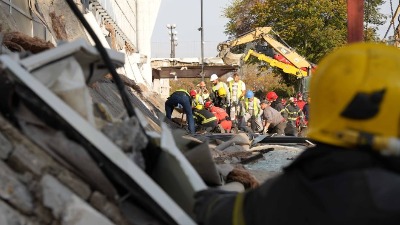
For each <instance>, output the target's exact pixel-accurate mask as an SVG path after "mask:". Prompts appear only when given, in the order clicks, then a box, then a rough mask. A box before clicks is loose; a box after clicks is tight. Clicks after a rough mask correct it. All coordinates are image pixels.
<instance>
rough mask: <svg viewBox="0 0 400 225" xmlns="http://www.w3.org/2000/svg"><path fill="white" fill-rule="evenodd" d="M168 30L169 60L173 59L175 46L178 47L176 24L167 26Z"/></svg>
mask: <svg viewBox="0 0 400 225" xmlns="http://www.w3.org/2000/svg"><path fill="white" fill-rule="evenodd" d="M167 28H168V30H169V31H168V34H169V36H170V39H169V40H170V41H171V54H170V57H171V58H175V46H177V45H178V37H177V36H176V35H177V34H178V32H177V31H176V30H175V28H176V24H167Z"/></svg>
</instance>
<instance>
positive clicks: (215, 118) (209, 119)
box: [201, 116, 217, 124]
mask: <svg viewBox="0 0 400 225" xmlns="http://www.w3.org/2000/svg"><path fill="white" fill-rule="evenodd" d="M214 120H217V117H215V116H213V117H211V118H208V119H205V120H203V121H202V122H201V124H205V123H208V122H211V121H214Z"/></svg>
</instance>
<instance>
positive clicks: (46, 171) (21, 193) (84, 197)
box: [0, 0, 302, 225]
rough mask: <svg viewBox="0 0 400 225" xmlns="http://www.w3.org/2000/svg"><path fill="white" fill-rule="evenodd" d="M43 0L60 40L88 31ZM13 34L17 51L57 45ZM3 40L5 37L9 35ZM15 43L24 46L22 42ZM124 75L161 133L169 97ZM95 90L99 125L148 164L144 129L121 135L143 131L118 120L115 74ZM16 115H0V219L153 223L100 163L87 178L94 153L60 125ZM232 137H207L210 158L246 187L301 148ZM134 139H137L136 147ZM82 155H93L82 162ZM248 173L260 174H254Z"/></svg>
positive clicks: (5, 23) (30, 224) (6, 25)
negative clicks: (125, 204)
mask: <svg viewBox="0 0 400 225" xmlns="http://www.w3.org/2000/svg"><path fill="white" fill-rule="evenodd" d="M39 3H40V5H41V7H42V11H41V13H42V14H43V15H42V16H43V18H42V19H43V20H44V21H46V22H47V23H48V24H50V26H49V27H50V29H51V32H52V33H54V34H55V35H56V36H57V37H58V38H59V39H63V40H65V39H68V40H70V39H72V38H75V37H78V36H79V37H84V36H85V34H84V32H83V29H82V27H81V26H80V25H79V26H76V24H78V22H77V21H76V19H72V18H71V17H73V16H72V14H71V13H70V12H68V13H67V14H64V13H65V12H64V10H63V8H65V7H66V5H65V3H61V2H59V1H49V0H40V1H39ZM61 15H63V16H61ZM6 19H7V20H6ZM0 20H1V21H0V27H2V30H3V32H4V31H7V32H12V31H16V30H18V28H17V27H16V25H15V23H14V22H12V20H10V18H9V17H8V16H6V15H5V14H4V15H2V13H0ZM10 21H11V22H10ZM0 31H1V28H0ZM12 34H14V35H12V36H7V35H6V36H5V37H18V38H17V39H15V38H14V39H12V38H9V40H8V41H10V40H11V41H10V43H11V44H10V46H8V47H9V48H11V46H15V48H14V49H13V50H16V51H22V50H27V51H29V50H33V49H29V48H33V47H34V48H35V49H37V46H39V47H40V51H42V50H45V49H47V48H51V47H53V46H52V45H51V44H50V43H48V42H43V43H40V40H37V39H32V40H31V39H29V38H28V37H25V36H23V35H21V34H16V33H12ZM19 39H21V40H22V42H24V41H26V40H28V41H29V40H31V41H32V43H35V45H29V43H28V44H27V43H25V42H24V43H23V44H22V42H21V40H20V41H18V40H19ZM5 40H6V41H7V39H6V38H5ZM18 43H20V44H19V45H18ZM6 44H7V43H6ZM41 44H43V45H41ZM19 46H22V47H19ZM43 46H44V47H43ZM0 72H1V71H0ZM121 78H123V81H124V83H125V85H126V91H127V93H128V96H129V100H130V102H131V103H132V104H133V105H134V107H135V108H136V109H138V110H140V111H141V112H142V114H143V115H144V116H145V118H146V121H147V122H148V124H149V126H147V129H148V130H150V131H156V132H159V131H160V130H161V128H160V125H159V124H160V120H163V118H161V117H162V116H160V115H162V114H165V112H164V101H165V99H162V98H161V97H160V95H158V94H156V93H154V92H152V91H150V90H148V89H147V88H146V87H144V86H140V84H136V83H135V82H133V81H132V80H130V79H128V78H127V77H124V76H121ZM90 94H91V97H92V101H93V103H102V104H98V105H99V107H98V108H96V107H95V109H96V110H95V116H96V117H97V120H96V125H97V126H98V128H102V127H104V128H105V129H104V130H105V133H106V134H108V137H109V138H110V140H114V141H115V142H116V143H117V145H118V146H119V147H120V148H121V149H123V150H124V151H125V152H126V153H127V154H128V155H130V157H131V158H132V159H133V160H134V161H135V162H137V164H139V165H140V166H141V167H142V168H143V167H144V165H143V162H142V161H141V159H140V158H138V156H137V154H135V152H138V151H139V150H141V148H143V147H144V146H145V145H146V143H147V141H148V140H146V138H144V137H143V136H142V135H143V133H141V134H140V132H139V133H138V134H137V135H138V136H137V137H132V139H129V138H124V137H126V135H129V132H132V136H133V135H134V134H136V133H135V132H133V131H131V130H129V127H126V126H124V125H127V124H131V125H132V126H135V128H136V130H135V131H138V130H139V129H137V128H138V127H139V125H138V123H137V121H136V122H135V121H133V122H132V121H131V122H128V123H127V124H122V125H121V124H120V123H121V121H122V119H123V118H125V117H126V114H127V113H126V111H125V107H124V105H123V103H122V101H121V97H120V94H119V92H118V89H117V88H116V85H115V84H114V82H113V79H112V78H110V76H109V75H106V76H105V77H104V79H101V80H99V81H98V82H96V83H95V84H94V85H92V86H91V87H90ZM8 100H9V99H5V97H4V96H2V99H0V101H2V102H6V101H8ZM103 106H104V107H103ZM20 109H21V108H20ZM21 115H26V114H21ZM8 116H10V115H8ZM159 116H160V117H159ZM173 116H174V117H176V118H177V120H180V119H181V114H179V113H177V112H176V111H175V112H174V114H173ZM19 118H20V120H19V122H20V123H21V122H23V124H22V125H21V126H20V127H19V128H17V127H16V124H12V123H11V122H10V121H9V120H7V119H6V118H5V117H4V116H3V115H1V114H0V171H1V172H0V225H3V224H5V225H9V224H10V225H14V224H27V225H36V224H37V225H42V224H43V225H47V224H48V225H50V224H51V225H57V224H65V225H70V224H71V225H72V224H75V225H76V224H81V225H84V224H98V225H102V224H104V225H109V224H122V225H125V224H127V225H128V224H140V222H136V221H147V222H148V221H151V219H148V220H147V218H145V219H143V218H138V217H136V216H135V213H137V212H139V213H141V210H140V209H137V208H134V206H130V207H133V210H129V212H124V211H123V210H122V209H121V204H120V203H121V201H120V200H121V199H118V198H115V197H116V196H114V194H113V193H114V192H115V190H109V189H107V188H106V187H107V185H109V183H108V182H107V180H104V177H106V176H104V177H103V176H102V173H101V172H100V170H99V168H100V166H99V168H98V169H97V170H92V174H93V176H92V177H88V176H87V175H88V174H90V170H89V169H88V170H86V171H85V170H84V169H82V168H84V167H86V166H95V165H94V164H95V163H94V162H93V161H90V160H89V158H85V157H89V154H87V153H86V154H83V153H82V152H83V151H84V146H81V145H80V144H79V143H76V142H74V141H73V140H70V139H69V138H68V137H67V135H66V134H65V133H64V132H63V131H56V130H53V129H51V128H49V127H46V124H45V123H44V122H45V121H42V122H37V123H32V120H29V119H28V118H27V117H26V116H20V117H19ZM22 118H23V119H22ZM141 119H142V118H139V119H138V120H139V121H140V120H141ZM141 122H142V121H141ZM167 123H168V124H169V127H171V128H173V129H180V126H179V125H177V124H175V123H173V122H170V121H167ZM112 124H114V125H116V126H120V127H122V128H121V129H123V130H122V131H121V133H119V132H118V131H116V130H114V128H115V127H112ZM110 126H111V127H110ZM119 131H120V130H119ZM183 132H184V131H183ZM118 135H120V136H118ZM181 136H182V135H181ZM234 136H235V135H233V137H234ZM227 137H228V136H226V137H225V138H223V136H220V137H219V138H217V139H216V140H212V141H210V142H209V148H210V150H211V156H212V158H213V160H214V161H215V162H216V163H217V164H218V165H220V166H221V167H220V168H219V169H220V171H219V172H220V173H221V174H223V176H224V178H225V179H226V180H227V181H237V182H240V183H242V184H243V185H244V186H246V188H249V187H256V186H257V185H258V183H257V180H258V182H262V181H264V180H265V179H267V178H268V177H270V176H272V175H276V174H279V173H280V172H281V168H282V166H283V165H287V163H290V162H291V161H292V160H293V158H295V157H296V156H297V155H298V154H299V153H300V152H301V150H302V148H296V149H292V148H289V147H288V148H287V149H285V148H286V147H283V149H280V148H281V147H280V146H270V145H263V146H259V147H255V148H250V142H249V140H248V137H247V135H246V134H240V135H237V137H236V138H237V139H239V140H235V141H232V140H229V138H227ZM121 138H123V139H124V141H128V142H130V145H129V143H125V142H123V141H122V140H121ZM191 138H193V137H191ZM197 138H198V139H197V140H201V141H205V140H207V138H206V139H204V136H201V135H200V136H198V137H197ZM234 138H235V137H234ZM138 142H140V143H138ZM132 143H135V145H132ZM136 143H138V144H137V145H136ZM271 147H272V148H274V151H271V152H267V153H265V154H263V156H264V158H265V160H263V159H258V160H256V161H254V162H253V163H248V164H246V165H244V166H243V165H242V163H241V162H242V161H243V160H245V159H249V158H250V157H253V156H257V155H259V154H261V153H260V152H259V151H257V150H262V149H266V148H271ZM57 150H58V152H57ZM78 151H81V154H77V152H78ZM130 151H131V152H130ZM74 157H75V158H74ZM74 159H75V161H74ZM79 159H81V160H82V159H88V160H86V161H84V162H82V161H80V160H79ZM68 160H69V162H68ZM71 161H73V163H71ZM226 165H232V166H233V167H232V168H233V170H232V169H227V170H226V171H222V170H223V169H221V168H222V167H224V166H226ZM92 168H93V167H92ZM225 169H226V167H225ZM232 171H233V172H232ZM249 171H250V173H251V174H252V175H254V176H255V178H257V180H255V179H253V177H251V176H250V175H249V173H248V172H249ZM94 174H96V175H94ZM97 177H101V179H100V178H99V179H97V181H98V182H99V183H102V182H103V184H104V185H103V186H102V188H99V186H98V185H96V182H95V181H94V180H96V179H95V178H97ZM110 193H111V194H110ZM120 197H121V196H120ZM122 197H126V196H122ZM132 218H134V219H132ZM135 219H136V220H135ZM140 219H143V220H140ZM151 222H154V221H151ZM148 224H157V223H148Z"/></svg>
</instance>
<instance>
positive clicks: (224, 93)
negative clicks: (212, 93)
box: [218, 87, 226, 97]
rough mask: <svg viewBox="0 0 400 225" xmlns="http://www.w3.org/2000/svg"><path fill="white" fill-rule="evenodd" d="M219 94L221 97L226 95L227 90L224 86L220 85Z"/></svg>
mask: <svg viewBox="0 0 400 225" xmlns="http://www.w3.org/2000/svg"><path fill="white" fill-rule="evenodd" d="M218 96H220V97H226V90H225V88H224V87H220V88H219V89H218Z"/></svg>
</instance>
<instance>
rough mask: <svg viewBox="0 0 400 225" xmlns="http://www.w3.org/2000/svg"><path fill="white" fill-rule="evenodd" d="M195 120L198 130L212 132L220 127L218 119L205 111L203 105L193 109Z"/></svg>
mask: <svg viewBox="0 0 400 225" xmlns="http://www.w3.org/2000/svg"><path fill="white" fill-rule="evenodd" d="M193 118H194V120H195V122H196V125H197V129H196V130H201V131H207V132H210V131H211V130H213V129H215V127H216V126H217V125H218V123H217V117H215V115H214V114H213V113H212V112H210V111H208V110H206V109H204V107H203V105H197V106H196V107H195V108H193Z"/></svg>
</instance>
